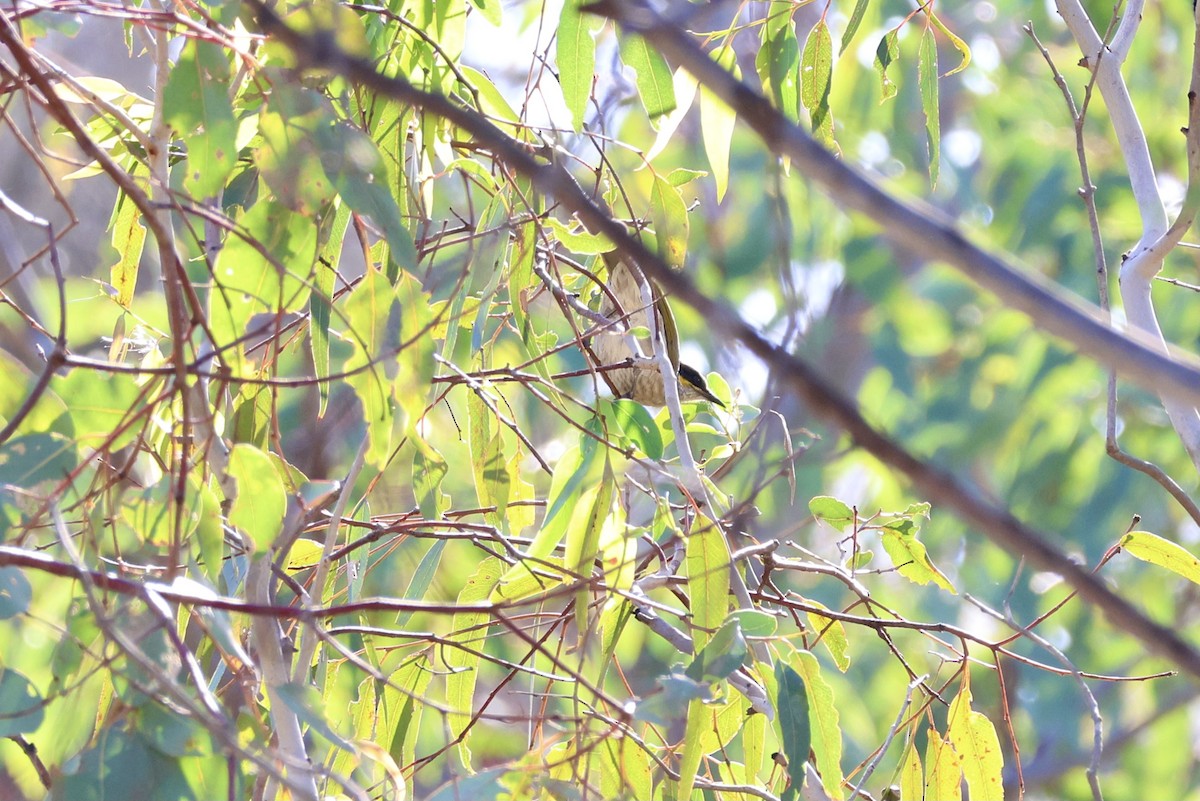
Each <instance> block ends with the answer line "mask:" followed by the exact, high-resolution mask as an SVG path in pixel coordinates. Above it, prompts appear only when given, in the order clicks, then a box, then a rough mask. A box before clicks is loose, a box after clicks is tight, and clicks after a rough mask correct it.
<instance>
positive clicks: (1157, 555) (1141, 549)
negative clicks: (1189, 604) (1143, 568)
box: [1119, 531, 1200, 584]
mask: <svg viewBox="0 0 1200 801" xmlns="http://www.w3.org/2000/svg"><path fill="white" fill-rule="evenodd" d="M1119 545H1120V548H1121V550H1123V551H1125V552H1126V553H1128V554H1129V555H1130V556H1133V557H1135V558H1137V559H1141V560H1142V561H1143V562H1149V563H1150V564H1152V565H1158V566H1159V567H1165V568H1166V569H1167V570H1170V571H1171V572H1172V573H1178V574H1179V575H1181V576H1183V577H1184V578H1185V579H1187V580H1188V581H1190V582H1192V583H1193V584H1200V559H1197V558H1196V557H1195V556H1193V555H1192V553H1191V552H1190V551H1188V550H1187V549H1186V548H1184V547H1182V546H1180V545H1177V544H1175V543H1173V542H1171V541H1170V540H1166V539H1163V538H1162V537H1159V536H1157V535H1155V534H1151V533H1150V532H1149V531H1131V532H1129V533H1128V534H1126V535H1125V536H1124V537H1122V538H1121V542H1120V543H1119Z"/></svg>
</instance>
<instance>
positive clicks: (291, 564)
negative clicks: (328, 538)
mask: <svg viewBox="0 0 1200 801" xmlns="http://www.w3.org/2000/svg"><path fill="white" fill-rule="evenodd" d="M324 551H325V545H324V544H323V543H321V542H318V541H317V540H310V539H308V538H306V537H297V538H296V541H295V542H293V543H292V547H291V548H289V549H288V554H287V560H286V561H285V562H284V567H286V568H287V569H288V570H302V569H303V568H306V567H316V566H317V563H318V562H320V561H321V554H322V553H323V552H324Z"/></svg>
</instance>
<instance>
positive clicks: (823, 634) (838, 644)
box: [805, 598, 850, 673]
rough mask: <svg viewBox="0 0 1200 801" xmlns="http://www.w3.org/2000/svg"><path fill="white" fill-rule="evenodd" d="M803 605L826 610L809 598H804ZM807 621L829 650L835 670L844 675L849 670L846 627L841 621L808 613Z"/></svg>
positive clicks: (848, 645) (848, 647) (848, 646)
mask: <svg viewBox="0 0 1200 801" xmlns="http://www.w3.org/2000/svg"><path fill="white" fill-rule="evenodd" d="M805 603H808V604H810V605H811V606H816V607H819V608H820V609H825V608H826V607H825V606H824V605H823V604H821V603H819V602H817V601H814V600H812V599H811V598H806V599H805ZM808 621H809V623H811V624H812V627H813V629H814V630H815V631H816V633H817V636H818V637H819V638H820V641H821V642H822V643H823V644H824V645H825V647H826V648H827V649H829V655H830V656H832V657H833V663H834V664H835V665H837V669H838V670H840V671H842V672H843V673H845V672H846V671H847V670H848V669H849V668H850V654H849V649H850V643H849V642H848V641H847V640H846V627H845V626H843V625H842V621H840V620H834V619H833V618H829V617H825V616H824V615H818V614H817V613H816V612H809V613H808Z"/></svg>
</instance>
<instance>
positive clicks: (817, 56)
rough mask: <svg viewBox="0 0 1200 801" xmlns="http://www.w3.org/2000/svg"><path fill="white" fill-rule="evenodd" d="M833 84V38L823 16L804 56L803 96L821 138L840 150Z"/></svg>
mask: <svg viewBox="0 0 1200 801" xmlns="http://www.w3.org/2000/svg"><path fill="white" fill-rule="evenodd" d="M832 85H833V39H832V37H831V36H830V35H829V26H828V25H826V24H825V18H824V17H822V18H821V19H820V20H819V21H818V22H817V24H816V25H814V26H813V29H812V30H811V31H810V32H809V34H808V41H806V42H805V43H804V54H803V55H802V56H801V58H800V98H801V100H802V101H803V102H804V107H805V108H806V109H808V114H809V116H810V117H811V118H812V129H813V134H814V135H815V136H816V138H817V141H819V142H821V143H822V144H824V145H825V146H826V147H828V148H830V149H831V150H834V151H837V150H838V146H837V141H836V140H835V139H834V137H833V113H832V112H831V111H830V110H829V92H830V89H831V88H832Z"/></svg>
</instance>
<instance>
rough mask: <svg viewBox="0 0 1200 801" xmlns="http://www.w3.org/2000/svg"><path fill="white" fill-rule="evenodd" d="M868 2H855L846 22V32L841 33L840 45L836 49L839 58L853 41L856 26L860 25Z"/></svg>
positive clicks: (858, 0)
mask: <svg viewBox="0 0 1200 801" xmlns="http://www.w3.org/2000/svg"><path fill="white" fill-rule="evenodd" d="M869 2H870V0H856V2H855V3H854V10H853V11H851V12H850V19H849V20H847V21H846V30H844V31H842V44H841V46H839V47H838V55H839V56H840V55H841V54H842V53H845V52H846V48H847V47H849V46H850V42H851V41H853V40H854V34H856V33H858V26H859V25H861V24H862V21H863V14H865V13H867V3H869Z"/></svg>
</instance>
